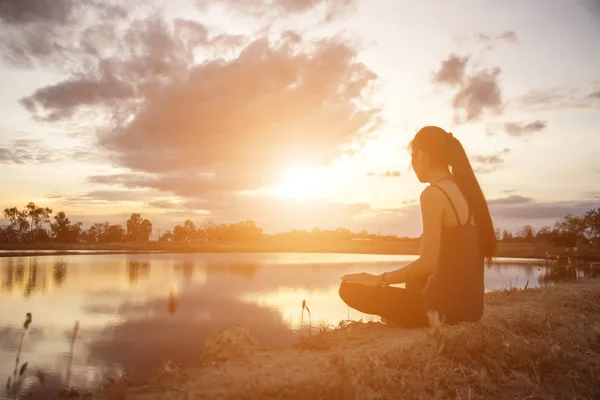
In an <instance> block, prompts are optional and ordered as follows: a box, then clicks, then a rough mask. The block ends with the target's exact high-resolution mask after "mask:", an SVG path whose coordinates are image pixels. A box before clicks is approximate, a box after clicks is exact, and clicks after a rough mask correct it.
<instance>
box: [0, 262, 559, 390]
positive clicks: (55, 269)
mask: <svg viewBox="0 0 600 400" xmlns="http://www.w3.org/2000/svg"><path fill="white" fill-rule="evenodd" d="M414 259H415V257H414V256H395V255H357V254H259V253H252V254H113V255H108V254H100V255H67V256H57V255H48V256H39V257H35V256H31V257H5V258H0V279H1V286H0V307H1V308H2V313H1V314H0V339H1V346H0V377H2V376H6V377H8V376H9V375H10V373H11V372H12V368H13V367H14V355H15V353H16V351H17V347H18V343H19V341H20V335H21V329H22V328H21V326H22V323H23V320H24V317H25V314H26V313H27V312H31V313H32V314H33V322H32V324H31V328H30V331H29V333H28V337H27V338H26V340H25V345H24V349H23V354H22V357H21V359H22V360H23V361H28V362H29V365H30V367H31V368H32V370H35V369H41V370H43V371H46V372H47V373H50V374H52V376H54V377H55V378H56V379H64V377H65V376H66V374H67V370H68V359H69V352H70V350H69V348H70V347H69V346H70V339H71V337H72V334H73V327H74V324H75V321H79V324H80V329H79V335H78V337H77V340H76V344H75V348H74V354H73V368H72V384H74V385H90V384H97V383H98V382H100V381H101V379H102V377H103V376H105V375H106V374H115V373H117V372H118V371H123V370H124V369H128V370H129V371H130V372H131V373H132V375H133V376H134V377H136V378H146V377H149V376H152V375H154V374H156V372H157V368H159V366H160V365H162V364H163V363H164V362H166V361H167V360H173V361H175V362H178V363H194V362H196V361H197V360H198V358H199V357H200V354H201V352H202V348H203V345H204V343H205V341H206V340H207V339H208V338H210V337H213V336H214V335H216V334H217V333H218V332H219V331H221V330H222V329H224V328H227V327H230V326H233V325H236V324H240V325H243V326H245V327H247V328H248V329H249V330H250V331H251V332H252V334H253V335H255V336H256V338H257V339H258V340H259V341H260V342H261V343H262V344H263V345H265V346H282V345H288V344H290V343H292V342H294V341H295V340H297V338H298V332H297V330H298V328H300V326H301V325H304V326H307V325H308V324H309V323H310V324H311V326H312V327H313V328H314V329H318V327H319V326H320V325H321V324H327V325H328V324H332V325H337V323H338V322H339V321H340V320H343V319H347V318H350V319H355V320H358V319H362V320H363V321H369V320H374V321H377V320H378V317H375V316H370V315H364V314H361V313H359V312H357V311H354V310H351V309H349V308H348V307H347V306H346V305H345V304H344V303H343V302H342V301H341V300H340V299H339V297H338V285H339V283H340V277H341V276H342V275H344V274H347V273H351V272H359V271H367V272H371V273H375V274H378V273H381V272H383V271H386V270H392V269H396V268H400V267H402V266H404V265H406V264H408V263H409V262H411V261H412V260H414ZM544 273H545V270H544V268H543V267H540V265H539V263H538V264H536V263H535V262H532V261H531V260H502V259H500V260H498V262H497V263H496V264H495V265H494V266H493V268H491V269H489V270H486V276H485V284H486V288H487V290H492V289H498V288H503V287H509V286H510V285H512V286H519V287H523V286H525V285H526V284H527V285H529V287H535V286H539V285H543V284H545V283H551V282H552V281H551V280H544V278H543V276H544ZM303 300H306V304H307V306H308V308H309V309H310V316H309V314H308V312H306V311H305V313H304V316H302V301H303Z"/></svg>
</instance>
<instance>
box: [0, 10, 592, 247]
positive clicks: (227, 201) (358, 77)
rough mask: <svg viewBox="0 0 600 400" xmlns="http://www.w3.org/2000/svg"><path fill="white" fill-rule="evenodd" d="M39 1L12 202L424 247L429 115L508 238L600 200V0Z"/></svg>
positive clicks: (11, 141)
mask: <svg viewBox="0 0 600 400" xmlns="http://www.w3.org/2000/svg"><path fill="white" fill-rule="evenodd" d="M33 4H34V3H32V2H30V1H20V2H13V3H6V2H5V3H0V33H1V35H0V48H2V50H3V51H2V52H1V53H0V84H1V85H2V87H3V88H4V90H3V91H2V92H1V93H0V106H1V107H2V109H3V111H4V119H3V121H2V122H0V171H1V172H2V173H3V175H4V177H5V179H3V181H2V183H1V186H0V192H1V193H2V194H1V195H0V206H1V207H2V209H5V208H8V207H17V208H19V209H21V208H22V207H23V206H24V205H25V204H27V203H28V202H29V201H33V202H34V203H36V204H38V205H40V206H44V207H49V208H52V209H53V210H55V211H58V210H62V211H64V212H65V213H66V214H67V216H68V217H69V218H70V219H71V221H72V222H77V221H82V222H83V223H84V225H86V226H89V225H91V224H93V223H94V222H104V221H110V222H111V223H112V222H113V221H116V220H119V221H123V222H125V221H126V220H127V219H128V218H129V216H130V215H131V213H133V212H135V213H140V214H141V215H142V217H144V218H147V219H149V220H150V221H151V222H152V223H153V231H154V232H156V231H158V230H161V231H163V230H172V228H173V226H175V225H176V224H182V223H183V222H184V221H185V220H186V219H190V220H191V221H192V222H194V223H196V224H198V223H199V222H200V221H206V220H214V221H215V222H218V223H232V222H238V221H243V220H246V219H250V220H253V221H256V222H257V224H258V225H259V226H260V227H262V228H263V229H264V230H265V232H283V231H286V230H290V229H309V230H310V229H312V228H313V227H315V226H318V227H320V228H321V229H324V230H325V229H335V228H338V227H343V228H347V229H349V230H351V231H352V232H358V231H360V230H361V229H366V230H367V231H369V232H378V231H380V232H381V233H382V234H385V235H389V234H395V235H397V236H398V237H418V236H419V235H420V234H421V215H420V210H419V204H418V199H419V194H420V192H421V190H422V189H423V188H424V187H425V186H424V185H423V184H420V183H419V182H418V180H417V179H416V177H415V176H414V174H413V172H412V171H411V170H410V168H409V167H410V157H409V154H408V151H407V149H406V146H407V144H408V143H409V141H410V140H411V139H412V137H413V136H414V134H415V133H416V132H417V130H418V129H420V127H422V126H425V125H438V126H440V127H442V128H444V129H445V130H447V131H449V132H452V133H453V134H454V136H455V137H457V138H458V139H459V140H460V141H461V143H462V144H463V146H464V147H465V149H466V151H467V154H468V155H469V157H470V160H471V163H472V165H473V167H474V169H475V171H476V174H477V178H478V180H479V182H480V184H481V186H482V189H483V191H484V193H485V195H486V198H487V199H488V203H489V206H490V211H491V213H492V218H493V220H494V224H495V226H496V228H499V229H501V230H504V229H506V230H508V231H510V232H513V231H515V230H516V229H521V228H522V227H523V226H525V225H531V226H532V227H533V228H534V229H536V230H537V229H540V228H541V227H543V226H553V224H554V222H555V221H557V220H558V219H560V218H562V217H564V216H565V215H567V214H573V215H580V214H582V213H583V212H585V211H588V210H590V209H592V208H595V207H597V206H598V204H600V187H598V185H596V186H594V185H593V182H599V181H600V161H598V159H597V157H596V153H597V150H596V149H598V148H600V137H599V135H598V127H599V126H600V72H599V71H600V52H598V51H594V50H595V49H598V48H600V2H599V1H597V0H577V1H567V0H565V1H560V0H558V1H553V2H548V3H545V4H543V5H541V3H539V2H534V1H521V2H503V3H500V2H493V1H483V2H474V1H468V0H461V1H456V2H452V3H451V4H450V2H447V3H440V2H434V1H432V0H429V1H424V2H422V3H419V4H415V3H408V2H393V1H381V2H378V3H377V4H369V3H368V2H367V1H365V0H356V1H354V0H344V1H331V0H329V1H327V0H310V1H309V0H300V1H296V2H286V1H282V0H272V1H267V0H252V1H249V2H235V1H232V0H220V1H216V2H212V3H211V4H210V5H209V4H208V2H205V1H202V0H178V1H175V2H173V3H172V4H169V5H165V4H162V3H161V2H157V1H150V2H147V3H145V4H143V5H142V4H141V3H132V4H131V5H130V9H127V10H125V8H123V7H122V6H120V5H119V3H118V2H116V1H107V2H104V3H103V4H102V5H99V4H75V3H73V2H70V1H68V0H55V1H54V2H52V4H53V5H54V7H52V8H51V7H49V6H46V7H44V6H43V5H42V6H41V7H36V6H35V5H33ZM47 4H50V2H48V3H47ZM105 21H110V23H106V22H105ZM590 183H592V184H590ZM130 210H131V211H130ZM3 224H6V220H5V219H2V221H0V225H3Z"/></svg>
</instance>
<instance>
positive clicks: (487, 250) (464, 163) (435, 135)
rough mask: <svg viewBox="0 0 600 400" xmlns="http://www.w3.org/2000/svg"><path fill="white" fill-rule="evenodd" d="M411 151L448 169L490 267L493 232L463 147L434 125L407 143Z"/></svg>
mask: <svg viewBox="0 0 600 400" xmlns="http://www.w3.org/2000/svg"><path fill="white" fill-rule="evenodd" d="M409 149H410V151H411V152H416V151H419V150H420V151H422V152H423V153H426V154H428V155H429V156H430V157H431V158H432V160H434V162H436V163H439V164H440V165H442V166H449V167H451V172H452V175H453V176H454V180H455V182H456V184H457V185H458V187H459V188H460V190H461V192H462V194H463V195H464V196H465V198H466V200H467V204H468V205H469V210H470V211H471V215H472V216H473V218H474V219H475V224H476V225H477V227H478V230H479V239H480V245H481V249H482V251H483V255H484V257H485V259H486V262H487V263H488V264H489V263H490V262H491V261H492V257H494V255H495V254H496V249H497V248H496V246H497V244H496V232H495V231H494V224H493V222H492V217H491V215H490V210H489V209H488V205H487V202H486V200H485V196H484V195H483V192H482V190H481V187H480V186H479V182H478V181H477V178H476V177H475V173H474V172H473V168H472V167H471V163H470V162H469V158H468V157H467V154H466V153H465V149H464V148H463V146H462V144H461V143H460V142H459V141H458V139H456V138H455V137H454V136H453V135H452V134H451V133H448V132H446V131H445V130H443V129H442V128H439V127H437V126H426V127H424V128H422V129H421V130H420V131H419V132H417V134H416V135H415V137H414V139H413V140H412V141H411V142H410V145H409Z"/></svg>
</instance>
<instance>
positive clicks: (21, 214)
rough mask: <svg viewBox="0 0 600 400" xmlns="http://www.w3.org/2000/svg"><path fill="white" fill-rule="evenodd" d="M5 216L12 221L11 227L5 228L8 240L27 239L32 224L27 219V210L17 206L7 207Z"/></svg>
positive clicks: (17, 241) (18, 240) (20, 240)
mask: <svg viewBox="0 0 600 400" xmlns="http://www.w3.org/2000/svg"><path fill="white" fill-rule="evenodd" d="M4 218H6V219H7V220H8V221H9V222H10V225H9V227H7V229H6V230H5V235H6V236H7V238H6V239H7V240H6V241H7V242H10V243H19V242H23V241H25V240H26V237H27V232H29V226H30V224H29V221H28V220H27V212H26V211H21V210H19V209H18V208H17V207H12V208H5V209H4Z"/></svg>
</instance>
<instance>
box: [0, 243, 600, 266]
mask: <svg viewBox="0 0 600 400" xmlns="http://www.w3.org/2000/svg"><path fill="white" fill-rule="evenodd" d="M419 251H420V243H419V242H418V241H394V242H390V241H383V242H380V243H369V242H360V241H356V242H354V241H353V242H351V243H340V244H335V243H332V244H312V243H294V242H290V243H269V242H257V243H229V244H200V245H199V244H191V243H165V242H147V243H96V244H59V243H47V244H39V245H18V244H0V257H26V256H44V255H78V254H86V255H93V254H122V253H340V254H350V253H351V254H389V255H394V254H395V255H418V254H419ZM546 254H549V255H551V256H557V255H558V256H562V257H572V258H575V259H578V260H588V261H594V260H600V249H578V250H574V249H572V248H565V247H548V246H546V245H543V244H539V243H502V242H501V243H499V244H498V254H497V257H502V258H532V259H543V258H545V257H546Z"/></svg>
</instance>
